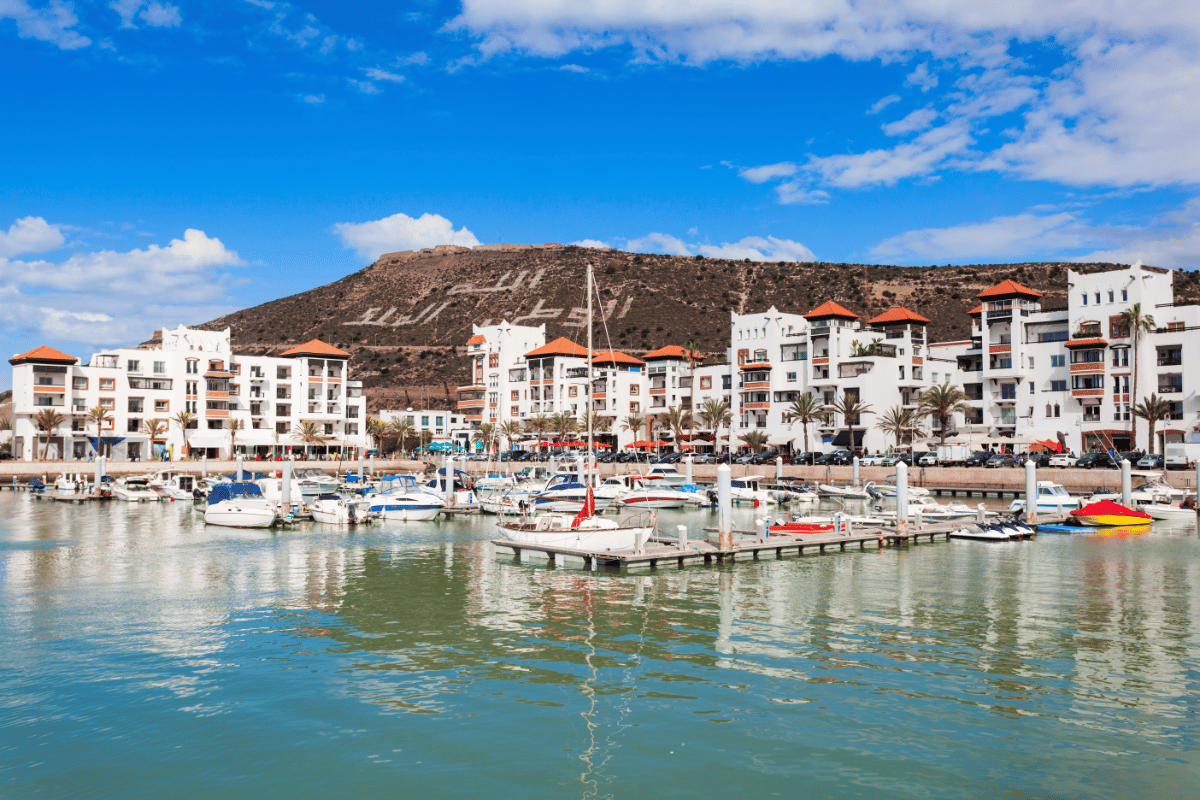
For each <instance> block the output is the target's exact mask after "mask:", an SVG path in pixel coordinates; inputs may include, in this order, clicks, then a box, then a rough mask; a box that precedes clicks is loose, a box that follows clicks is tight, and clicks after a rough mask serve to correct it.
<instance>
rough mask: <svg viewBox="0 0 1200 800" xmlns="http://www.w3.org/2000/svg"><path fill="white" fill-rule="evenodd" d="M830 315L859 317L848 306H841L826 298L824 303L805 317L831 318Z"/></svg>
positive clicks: (848, 317) (850, 317) (849, 317)
mask: <svg viewBox="0 0 1200 800" xmlns="http://www.w3.org/2000/svg"><path fill="white" fill-rule="evenodd" d="M830 317H844V318H846V319H858V314H855V313H854V312H853V311H851V310H850V309H848V308H843V307H842V306H839V305H838V304H837V303H835V302H833V301H832V300H826V301H825V302H824V303H821V305H819V306H817V307H816V308H814V309H813V310H812V311H810V312H808V313H807V314H805V315H804V318H805V319H829V318H830Z"/></svg>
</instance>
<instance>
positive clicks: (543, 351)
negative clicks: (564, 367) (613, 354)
mask: <svg viewBox="0 0 1200 800" xmlns="http://www.w3.org/2000/svg"><path fill="white" fill-rule="evenodd" d="M587 354H588V351H587V348H586V347H582V346H580V345H577V344H575V342H572V341H571V340H570V339H568V338H566V337H565V336H560V337H558V338H557V339H555V340H554V341H553V342H547V343H546V344H544V345H542V346H541V347H539V348H538V349H536V350H530V351H529V352H528V353H526V354H525V357H526V358H537V357H539V356H580V357H583V358H586V357H587Z"/></svg>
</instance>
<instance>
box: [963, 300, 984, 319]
mask: <svg viewBox="0 0 1200 800" xmlns="http://www.w3.org/2000/svg"><path fill="white" fill-rule="evenodd" d="M982 313H983V303H980V304H979V305H977V306H975V307H974V308H972V309H971V310H970V311H968V312H967V316H968V317H973V316H975V315H976V314H982Z"/></svg>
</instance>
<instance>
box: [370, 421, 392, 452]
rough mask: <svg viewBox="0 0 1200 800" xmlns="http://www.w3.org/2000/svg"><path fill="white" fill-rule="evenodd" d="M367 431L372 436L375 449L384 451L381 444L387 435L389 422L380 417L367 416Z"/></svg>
mask: <svg viewBox="0 0 1200 800" xmlns="http://www.w3.org/2000/svg"><path fill="white" fill-rule="evenodd" d="M366 431H367V436H369V437H370V438H371V443H372V444H374V445H375V449H376V450H378V451H379V452H380V453H382V452H383V448H382V447H380V445H381V444H382V443H383V439H384V437H385V436H386V435H387V423H385V422H384V421H383V420H381V419H379V418H378V417H367V425H366Z"/></svg>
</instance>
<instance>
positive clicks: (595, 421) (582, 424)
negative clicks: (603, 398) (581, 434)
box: [575, 409, 612, 433]
mask: <svg viewBox="0 0 1200 800" xmlns="http://www.w3.org/2000/svg"><path fill="white" fill-rule="evenodd" d="M589 422H591V424H592V430H593V431H595V432H598V433H604V432H605V431H607V430H608V429H609V428H611V427H612V419H610V418H609V417H602V416H600V415H599V414H598V413H596V412H595V411H587V410H586V409H585V410H584V411H583V412H582V413H581V414H580V415H579V419H578V420H576V422H575V425H576V427H577V428H578V429H579V430H581V431H586V430H587V429H588V423H589Z"/></svg>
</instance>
